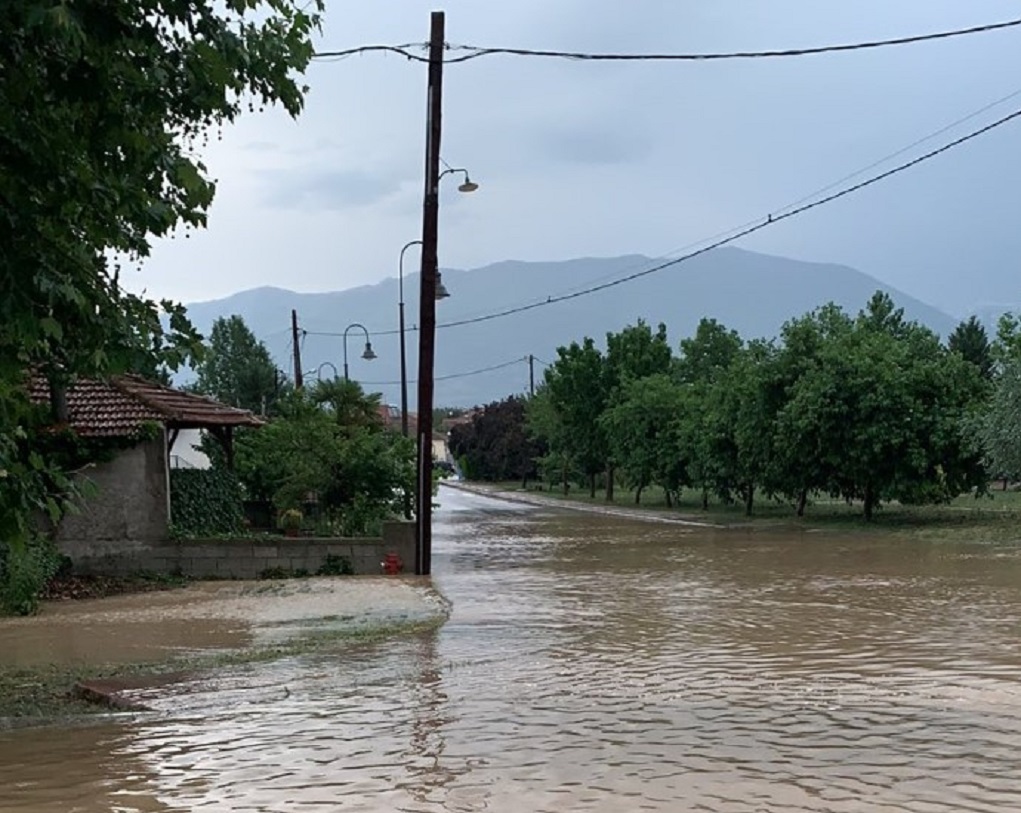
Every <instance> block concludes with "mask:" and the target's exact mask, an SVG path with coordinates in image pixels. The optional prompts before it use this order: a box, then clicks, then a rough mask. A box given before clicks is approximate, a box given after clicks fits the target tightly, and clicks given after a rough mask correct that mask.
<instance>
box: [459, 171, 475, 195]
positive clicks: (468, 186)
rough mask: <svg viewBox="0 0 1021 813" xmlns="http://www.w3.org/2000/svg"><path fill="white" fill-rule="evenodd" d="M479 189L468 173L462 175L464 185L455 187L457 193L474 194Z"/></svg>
mask: <svg viewBox="0 0 1021 813" xmlns="http://www.w3.org/2000/svg"><path fill="white" fill-rule="evenodd" d="M478 188H479V185H478V184H477V183H475V181H473V180H472V179H471V178H470V177H469V176H468V173H467V172H466V173H464V183H463V184H461V185H460V186H459V187H457V191H458V192H474V191H475V190H476V189H478Z"/></svg>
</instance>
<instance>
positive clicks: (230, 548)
mask: <svg viewBox="0 0 1021 813" xmlns="http://www.w3.org/2000/svg"><path fill="white" fill-rule="evenodd" d="M96 553H97V554H98V555H90V556H84V557H80V558H77V559H75V569H76V570H77V571H78V572H80V573H90V574H103V575H129V574H132V573H138V572H140V571H147V572H151V573H166V574H170V573H181V574H183V575H185V576H191V577H193V578H199V579H208V578H218V579H257V578H259V576H260V574H262V573H264V572H266V571H271V570H284V571H288V572H294V571H306V572H308V573H310V574H313V575H314V574H315V573H316V571H317V570H318V569H319V568H320V567H322V565H323V564H324V563H325V562H326V559H327V557H328V556H342V557H344V558H345V559H347V560H348V561H349V562H350V563H351V567H352V569H353V570H354V573H355V575H378V574H379V573H380V572H381V571H382V562H383V560H384V559H385V557H386V555H387V554H388V553H396V554H397V555H398V556H399V557H400V559H401V561H402V563H403V565H404V572H405V573H413V572H414V570H415V526H414V524H413V523H408V522H387V523H384V524H383V536H382V538H378V539H372V538H370V539H342V538H335V539H324V538H305V537H298V538H281V537H269V536H267V537H265V538H256V537H253V538H251V539H223V540H221V539H217V540H212V539H209V540H181V541H161V542H160V543H158V544H154V545H149V546H146V547H142V548H137V547H136V548H132V549H124V550H121V551H119V552H118V551H108V550H104V551H102V552H98V551H97V552H96Z"/></svg>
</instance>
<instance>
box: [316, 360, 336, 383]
mask: <svg viewBox="0 0 1021 813" xmlns="http://www.w3.org/2000/svg"><path fill="white" fill-rule="evenodd" d="M323 367H332V368H333V377H334V378H336V377H337V365H336V364H334V363H333V362H332V361H324V362H323V363H322V364H320V365H319V366H318V367H316V381H322V380H323Z"/></svg>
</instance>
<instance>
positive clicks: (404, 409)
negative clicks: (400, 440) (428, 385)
mask: <svg viewBox="0 0 1021 813" xmlns="http://www.w3.org/2000/svg"><path fill="white" fill-rule="evenodd" d="M420 245H422V241H421V240H412V241H411V242H410V243H405V245H404V248H402V249H401V258H400V261H399V262H398V263H397V287H398V299H399V301H398V303H397V314H398V325H399V331H400V334H401V434H402V435H404V437H407V436H408V362H407V356H406V353H405V349H404V252H405V251H407V250H408V249H409V248H411V247H412V246H420Z"/></svg>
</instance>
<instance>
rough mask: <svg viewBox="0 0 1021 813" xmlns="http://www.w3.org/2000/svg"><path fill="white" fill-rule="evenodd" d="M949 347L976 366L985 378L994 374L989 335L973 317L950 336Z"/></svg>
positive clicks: (976, 318) (955, 329) (962, 323)
mask: <svg viewBox="0 0 1021 813" xmlns="http://www.w3.org/2000/svg"><path fill="white" fill-rule="evenodd" d="M947 346H948V347H949V348H950V350H952V351H953V352H955V353H960V354H961V358H963V359H964V360H965V361H967V362H970V363H971V364H974V365H975V367H976V368H978V371H979V373H981V375H982V377H983V378H991V377H992V374H993V352H992V345H991V344H990V343H989V335H988V334H987V333H986V329H985V328H984V327H983V326H982V323H981V322H979V320H978V317H976V316H972V317H970V318H969V319H968V320H967V321H964V322H961V323H960V324H959V325H958V326H957V327H956V328H954V332H953V333H951V334H950V338H949V340H948V341H947Z"/></svg>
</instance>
